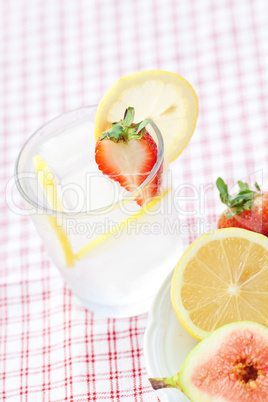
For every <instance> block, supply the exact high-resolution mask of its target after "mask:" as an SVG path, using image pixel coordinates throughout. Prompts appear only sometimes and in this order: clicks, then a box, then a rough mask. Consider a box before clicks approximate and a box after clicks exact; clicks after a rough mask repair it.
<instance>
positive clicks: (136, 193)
mask: <svg viewBox="0 0 268 402" xmlns="http://www.w3.org/2000/svg"><path fill="white" fill-rule="evenodd" d="M97 106H98V105H97V104H94V105H88V106H82V107H79V108H75V109H72V110H69V111H67V112H64V113H61V114H59V115H57V116H56V117H54V118H52V119H50V120H48V121H47V122H46V123H44V124H43V125H42V126H40V127H39V128H38V129H37V130H35V131H34V132H33V134H32V135H31V136H30V137H29V138H28V139H27V140H26V141H25V143H24V144H23V146H22V148H21V150H20V152H19V154H18V156H17V159H16V162H15V172H14V173H15V183H16V187H17V189H18V191H19V193H20V195H21V196H22V198H23V199H24V200H25V201H27V203H28V204H30V205H32V206H33V207H35V208H37V210H39V211H43V212H44V214H46V215H50V216H58V217H59V216H64V217H80V216H83V215H97V214H103V213H105V212H107V211H109V210H112V209H114V208H115V207H116V206H120V205H121V204H122V203H123V204H125V203H128V202H130V201H131V200H134V199H135V198H137V197H138V196H139V195H140V194H141V192H142V190H143V189H144V188H145V187H146V186H147V184H148V183H149V182H150V181H151V180H152V179H153V178H154V177H155V175H156V174H157V172H158V170H159V169H160V166H161V164H162V162H163V159H164V141H163V137H162V134H161V132H160V130H159V128H158V127H157V125H156V124H155V123H154V121H153V120H152V119H150V117H148V120H149V123H148V124H150V125H151V127H152V128H153V130H154V132H155V134H156V137H157V140H158V144H157V145H158V146H157V159H156V162H155V164H154V166H153V169H152V170H151V172H150V174H149V175H148V177H147V178H146V179H145V180H144V182H143V183H142V184H141V185H140V186H139V187H138V188H136V190H134V191H132V192H129V193H128V195H127V196H126V197H122V198H121V199H119V200H118V201H117V202H112V203H110V204H108V205H106V206H104V207H101V208H94V209H90V210H88V211H87V210H86V211H78V212H71V211H57V210H54V209H53V208H47V207H45V206H43V205H40V204H39V203H38V202H35V201H34V200H32V199H31V198H30V197H29V196H28V194H27V193H26V192H25V191H24V189H23V186H22V185H21V183H20V181H21V179H20V178H19V173H21V172H19V164H20V160H21V157H22V154H23V152H24V150H25V149H26V147H27V145H28V144H29V143H30V142H31V141H32V140H33V139H34V138H35V137H36V136H37V135H38V133H39V132H40V131H41V130H42V129H44V128H45V127H46V126H48V125H49V124H51V123H53V122H54V121H56V120H57V119H60V118H62V117H64V116H67V115H68V114H71V113H74V112H78V111H80V110H90V109H93V108H97Z"/></svg>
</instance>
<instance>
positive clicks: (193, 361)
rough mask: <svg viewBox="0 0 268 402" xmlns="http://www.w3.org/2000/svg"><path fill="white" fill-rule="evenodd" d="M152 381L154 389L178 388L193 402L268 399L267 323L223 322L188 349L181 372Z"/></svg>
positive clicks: (243, 401)
mask: <svg viewBox="0 0 268 402" xmlns="http://www.w3.org/2000/svg"><path fill="white" fill-rule="evenodd" d="M149 381H150V382H151V385H152V387H153V388H154V389H160V388H167V387H175V388H178V389H179V390H181V391H182V392H183V393H184V394H185V395H186V396H187V397H188V398H189V399H190V400H191V401H192V402H227V401H228V402H249V401H250V402H267V401H268V327H266V326H265V325H262V324H259V323H257V322H253V321H241V322H235V323H231V324H227V325H224V326H223V327H220V328H218V329H217V330H215V331H214V332H212V334H211V335H209V336H208V337H206V338H205V339H203V340H202V341H201V342H200V343H199V344H198V345H197V346H196V347H195V348H194V349H193V350H192V351H191V352H190V353H189V355H188V357H187V358H186V360H185V361H184V363H183V365H182V367H181V369H180V371H179V373H177V374H176V375H174V376H172V377H167V378H150V379H149Z"/></svg>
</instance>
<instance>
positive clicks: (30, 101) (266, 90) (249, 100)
mask: <svg viewBox="0 0 268 402" xmlns="http://www.w3.org/2000/svg"><path fill="white" fill-rule="evenodd" d="M0 29H1V31H0V34H1V37H0V41H1V42H0V55H1V56H0V102H1V105H0V119H1V125H0V126H1V131H0V135H1V143H0V146H1V158H0V165H1V169H0V185H1V218H0V219H1V221H0V223H1V241H0V250H1V251H0V252H1V259H0V264H1V268H0V400H1V401H15V402H17V401H18V402H24V401H30V402H39V401H40V402H41V401H42V402H62V401H74V402H82V401H126V402H128V401H129V402H130V401H134V402H141V401H145V402H147V401H148V402H149V401H157V400H159V398H158V396H157V393H156V392H154V391H152V390H151V387H150V384H149V382H148V379H147V377H148V376H147V373H146V369H145V364H144V352H143V335H144V331H145V328H146V324H147V317H148V316H147V314H144V315H141V316H138V317H135V318H127V319H117V320H115V319H103V318H101V317H98V316H97V315H94V314H92V313H90V312H87V311H85V310H84V308H83V307H82V306H81V304H80V303H79V301H78V300H77V299H76V298H75V297H74V296H73V295H72V293H71V291H70V290H69V289H68V288H67V287H66V286H65V284H64V281H63V279H62V277H61V276H60V274H59V273H58V271H57V269H56V267H55V266H54V265H53V263H52V262H51V261H50V259H49V257H48V255H47V254H46V251H45V249H44V247H43V245H42V242H41V240H40V239H39V237H38V236H37V235H36V232H35V229H34V227H33V225H32V223H31V221H30V220H29V218H28V217H27V216H25V215H22V214H20V213H19V210H18V208H16V206H17V205H19V204H20V202H21V200H20V197H19V195H18V194H17V192H16V190H14V189H13V184H14V183H13V182H12V177H13V169H14V163H15V159H16V157H17V154H18V152H19V150H20V148H21V146H22V144H23V143H24V141H25V140H26V139H27V138H28V137H29V135H30V134H31V133H32V132H33V131H34V130H35V129H37V128H38V127H39V126H40V125H41V124H43V123H44V122H46V121H47V120H49V119H50V118H52V117H55V116H56V115H58V114H60V113H62V112H64V111H67V110H70V109H73V108H76V107H79V106H82V105H88V104H94V103H97V102H98V101H99V99H100V98H101V96H102V95H103V94H104V92H105V91H106V90H107V89H108V87H109V86H110V85H111V84H112V83H113V82H114V81H115V80H116V79H117V78H118V77H119V76H121V75H124V74H128V73H131V72H134V71H137V70H142V69H150V68H161V69H165V70H170V71H173V72H177V73H179V74H180V75H182V76H184V77H185V78H186V79H187V80H188V81H189V82H190V83H191V84H192V85H193V86H194V88H195V89H196V92H197V94H198V97H199V103H200V112H199V120H198V126H197V129H196V133H195V135H194V137H193V139H192V140H191V142H190V144H189V145H188V147H187V149H186V150H185V151H184V153H183V154H182V155H181V156H180V158H178V160H176V161H175V162H174V163H173V164H172V166H171V170H172V176H173V184H174V188H175V190H176V191H175V195H174V202H175V203H176V205H177V208H178V214H179V216H180V227H181V232H182V235H183V239H184V246H185V247H186V246H187V245H188V244H189V243H190V242H192V241H193V240H194V239H195V238H196V237H197V236H198V235H200V234H201V233H204V232H205V231H208V230H210V229H211V228H214V227H215V222H216V216H217V214H218V213H219V212H220V210H221V209H222V207H221V206H220V202H219V199H218V195H217V191H216V189H215V185H214V183H215V180H216V178H217V177H218V176H222V177H223V178H224V179H225V180H227V182H228V183H229V184H230V185H231V184H233V183H234V182H235V181H237V180H238V179H243V178H245V177H249V178H251V179H252V180H253V179H254V178H255V177H257V179H258V182H260V184H263V186H264V187H265V188H266V190H267V188H268V179H267V177H268V175H267V173H268V113H267V108H268V95H267V94H268V2H267V0H202V1H198V0H177V1H176V0H165V1H162V0H128V1H125V0H106V1H105V0H53V1H52V0H51V1H50V0H48V1H42V0H10V1H7V0H1V1H0ZM12 183H13V184H12ZM12 190H14V191H13V192H12ZM156 353H157V351H156ZM178 400H179V399H178Z"/></svg>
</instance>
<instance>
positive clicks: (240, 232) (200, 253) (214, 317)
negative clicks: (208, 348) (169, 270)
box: [171, 228, 268, 340]
mask: <svg viewBox="0 0 268 402" xmlns="http://www.w3.org/2000/svg"><path fill="white" fill-rule="evenodd" d="M171 301H172V305H173V309H174V311H175V313H176V315H177V317H178V319H179V320H180V322H181V323H182V325H183V326H184V328H185V329H186V330H187V331H188V332H189V333H190V335H192V336H193V337H194V338H196V339H198V340H200V339H203V338H204V337H206V336H207V335H208V334H210V333H211V332H212V331H214V330H215V329H216V328H218V327H221V326H223V325H225V324H228V323H231V322H235V321H243V320H249V321H257V322H260V323H262V324H264V325H268V309H267V305H268V238H267V237H266V236H263V235H261V234H259V233H255V232H251V231H249V230H245V229H239V228H228V229H217V230H214V231H212V232H209V233H206V234H204V235H202V236H200V237H198V238H197V239H196V240H195V241H194V242H193V243H192V244H191V245H190V246H189V247H188V249H187V250H186V251H185V253H184V254H183V256H182V257H181V259H180V260H179V262H178V264H177V267H176V269H175V271H174V274H173V278H172V285H171Z"/></svg>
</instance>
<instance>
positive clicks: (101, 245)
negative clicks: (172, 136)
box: [15, 106, 181, 317]
mask: <svg viewBox="0 0 268 402" xmlns="http://www.w3.org/2000/svg"><path fill="white" fill-rule="evenodd" d="M96 109H97V106H88V107H83V108H79V109H76V110H73V111H70V112H67V113H64V114H62V115H60V116H59V117H56V118H55V119H53V120H51V121H49V122H48V123H47V124H45V125H43V126H42V127H41V128H40V129H38V130H37V131H36V132H35V133H34V134H33V135H32V136H31V137H30V138H29V140H28V141H27V142H26V143H25V145H24V146H23V148H22V150H21V152H20V154H19V156H18V159H17V163H16V169H15V178H16V185H17V188H18V190H19V192H20V194H21V196H22V197H23V199H24V202H25V205H26V207H27V209H28V213H29V215H30V216H31V219H32V220H33V222H34V225H35V227H36V230H37V232H38V233H39V235H40V237H41V238H42V240H43V242H44V244H45V246H46V249H47V252H48V254H49V256H50V257H51V259H52V261H53V262H54V264H55V265H56V266H57V268H58V269H59V271H60V272H61V274H62V275H63V277H64V278H65V280H66V283H67V286H68V287H69V288H70V289H71V290H72V291H73V293H74V294H75V295H76V296H77V297H78V298H79V299H80V301H81V302H82V304H83V305H84V306H85V308H87V309H89V310H90V311H93V312H96V313H99V314H101V315H104V316H109V317H127V316H134V315H137V314H140V313H143V312H146V311H148V309H149V307H150V304H151V301H152V298H153V296H154V295H155V293H156V292H157V290H158V288H159V286H160V285H161V283H162V282H163V280H164V278H165V277H166V276H167V275H168V274H169V272H170V271H171V270H173V269H174V266H175V265H176V263H177V260H178V257H179V255H180V249H181V241H180V234H179V227H178V224H177V223H178V221H177V213H176V209H175V207H174V203H173V198H172V197H173V193H172V185H171V176H170V171H169V167H168V162H167V159H166V158H165V154H164V144H163V138H162V135H161V133H160V131H159V129H158V128H157V126H156V125H155V124H154V122H153V121H151V122H150V123H149V125H148V131H149V132H150V133H151V135H152V136H153V137H154V139H155V141H156V143H157V148H158V155H157V161H156V163H155V165H154V167H153V169H152V171H151V172H150V174H149V176H148V177H147V179H146V180H145V181H144V182H143V183H142V185H141V186H140V187H139V188H138V189H136V190H135V191H133V192H131V193H130V192H127V191H126V190H125V189H124V188H122V187H121V186H120V185H119V184H118V183H117V182H115V181H113V180H111V179H110V178H109V177H108V176H105V175H103V174H102V172H100V171H99V169H98V167H97V165H96V162H95V158H94V155H95V139H94V118H95V112H96ZM157 174H159V175H161V177H162V180H161V186H160V189H159V192H158V194H157V195H156V196H155V197H154V198H153V199H152V200H150V201H149V202H148V203H147V204H145V205H143V206H139V205H138V204H137V202H136V201H135V200H136V199H137V198H138V196H139V195H140V194H143V193H144V192H145V191H146V188H148V186H149V185H152V183H153V181H154V178H155V176H156V175H157Z"/></svg>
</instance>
